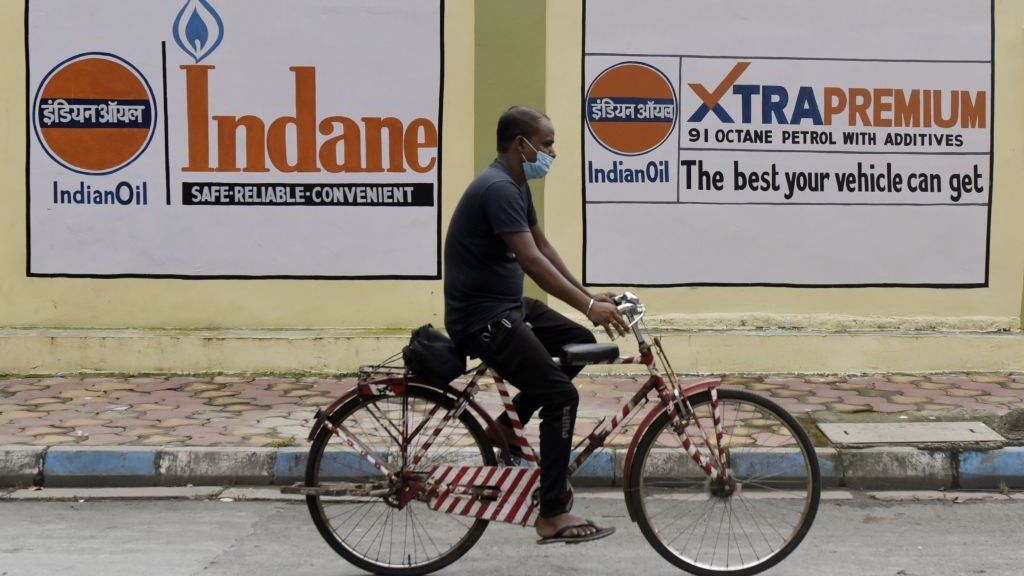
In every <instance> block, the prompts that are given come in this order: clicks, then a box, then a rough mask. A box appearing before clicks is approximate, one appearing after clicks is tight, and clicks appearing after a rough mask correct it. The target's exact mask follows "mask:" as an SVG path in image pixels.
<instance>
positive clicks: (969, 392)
mask: <svg viewBox="0 0 1024 576" xmlns="http://www.w3.org/2000/svg"><path fill="white" fill-rule="evenodd" d="M984 393H985V392H983V391H981V390H975V389H970V388H951V389H949V390H946V394H947V395H949V396H959V397H973V396H981V395H982V394H984Z"/></svg>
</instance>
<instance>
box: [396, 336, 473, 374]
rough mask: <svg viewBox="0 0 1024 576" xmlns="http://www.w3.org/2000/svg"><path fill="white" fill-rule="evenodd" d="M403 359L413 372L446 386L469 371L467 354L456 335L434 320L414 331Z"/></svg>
mask: <svg viewBox="0 0 1024 576" xmlns="http://www.w3.org/2000/svg"><path fill="white" fill-rule="evenodd" d="M402 360H403V361H404V362H405V367H406V368H408V369H409V371H410V372H412V373H413V374H415V375H416V376H419V377H420V378H423V379H424V380H426V381H427V382H429V383H431V384H433V385H434V386H439V387H440V386H446V385H447V384H448V383H449V382H451V381H452V380H454V379H456V378H458V377H459V375H460V374H462V373H463V372H465V371H466V357H465V355H463V354H462V353H460V352H459V351H458V349H457V348H456V347H455V343H454V342H452V339H451V338H449V337H448V336H446V335H445V334H444V333H443V332H441V331H440V330H438V329H437V328H434V326H433V325H431V324H424V325H423V326H420V327H419V328H417V329H415V330H413V331H412V337H411V338H409V345H408V346H406V347H404V348H402Z"/></svg>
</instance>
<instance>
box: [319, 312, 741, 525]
mask: <svg viewBox="0 0 1024 576" xmlns="http://www.w3.org/2000/svg"><path fill="white" fill-rule="evenodd" d="M624 298H626V299H627V302H626V303H625V304H622V305H620V306H619V308H620V311H622V312H623V315H624V316H625V317H626V318H627V319H628V320H629V326H630V329H631V330H632V333H633V335H634V336H635V337H636V339H637V342H638V344H639V351H640V355H639V356H626V357H622V356H620V357H618V358H617V359H615V360H613V361H611V362H606V363H605V364H643V365H645V366H646V367H647V369H648V371H649V373H650V377H649V378H648V380H647V381H646V382H645V383H644V384H643V385H642V386H641V387H640V389H639V390H638V391H637V392H636V393H635V394H634V395H633V396H632V397H631V398H630V399H629V400H628V401H627V402H626V404H624V405H623V406H622V407H621V408H620V409H619V410H618V411H617V412H616V413H614V415H612V417H611V421H610V422H608V418H607V417H606V418H603V419H601V421H599V422H598V423H597V425H596V426H595V427H594V429H593V430H592V431H591V432H590V433H589V434H588V435H587V436H586V437H585V438H584V440H583V441H582V442H580V443H579V444H578V445H577V446H576V447H575V448H574V450H576V451H577V456H576V458H575V459H574V460H573V461H572V462H571V463H570V465H569V469H568V473H569V475H570V476H572V474H574V473H575V472H576V471H578V470H579V469H580V468H581V467H582V466H583V465H584V464H585V463H586V461H587V459H589V458H590V456H591V455H593V453H594V452H595V451H597V450H598V449H600V448H601V447H602V446H604V445H605V444H606V443H607V442H608V441H609V440H610V439H611V438H613V437H615V436H617V435H618V434H619V433H621V431H622V430H623V428H624V425H625V424H626V423H627V422H628V421H629V420H630V419H631V417H632V416H634V415H635V414H636V413H638V412H639V411H640V408H643V407H644V406H646V405H647V404H648V403H649V402H650V393H651V392H652V391H653V392H656V394H657V397H658V404H657V406H655V407H654V408H653V409H652V410H651V411H650V412H649V413H648V415H647V417H646V418H645V419H644V421H643V422H642V423H641V425H640V426H639V427H638V428H637V430H636V432H635V433H634V436H633V440H632V442H631V444H630V447H629V450H628V452H627V455H626V459H625V469H624V472H625V474H624V477H626V478H628V477H629V471H630V469H631V467H632V461H633V456H634V453H635V450H636V446H637V443H638V442H639V439H640V438H641V437H643V434H644V432H645V431H646V429H647V428H648V427H649V426H650V425H651V423H652V422H653V421H654V420H655V418H657V417H658V416H659V415H660V414H662V413H663V412H664V411H666V410H667V411H668V413H669V418H670V419H671V421H672V422H673V426H674V428H675V430H676V432H677V434H678V435H679V438H680V440H681V442H682V445H683V448H684V450H686V452H687V454H688V455H689V456H690V458H692V459H693V461H694V462H695V463H696V464H697V465H698V466H699V467H700V468H701V469H702V470H703V471H704V473H705V474H706V475H707V476H708V478H709V479H710V480H712V481H713V480H716V479H719V478H725V479H728V478H729V476H730V474H731V472H730V469H729V458H728V454H727V451H726V450H723V449H722V439H723V429H722V422H721V415H720V412H719V408H718V395H717V390H718V387H719V385H720V384H721V382H720V381H719V380H717V379H708V380H701V381H699V382H695V383H693V384H690V385H688V386H686V387H683V386H682V385H680V383H679V382H678V380H677V379H676V377H675V374H674V373H673V372H672V368H671V365H670V364H669V362H668V358H667V357H666V356H665V353H664V351H663V349H662V347H661V341H660V339H659V338H653V342H648V341H647V338H646V335H645V334H644V332H643V331H642V330H641V328H640V326H641V324H642V319H643V315H644V310H643V307H642V305H640V304H639V300H638V299H636V297H635V296H633V295H631V294H629V293H626V295H625V296H624ZM630 298H631V299H632V300H628V299H630ZM656 356H658V357H660V359H661V360H662V363H663V364H665V366H664V368H665V370H666V373H665V375H663V374H662V372H661V370H659V368H658V365H657V363H656V361H655V357H656ZM554 360H555V361H556V363H557V362H559V360H558V359H557V358H556V359H554ZM471 372H472V374H473V375H472V377H471V378H470V380H469V381H468V382H467V383H466V386H465V387H464V388H462V390H457V389H455V388H453V387H446V388H445V389H444V390H442V391H443V392H445V393H446V394H448V395H449V396H451V397H453V399H454V400H455V405H454V406H453V407H451V408H448V409H447V410H445V413H444V414H443V415H442V416H441V419H440V421H438V422H437V424H436V425H435V426H434V427H433V428H432V429H431V430H430V432H429V436H428V437H427V439H426V440H425V441H424V442H423V443H422V444H421V445H420V446H419V448H418V450H417V451H416V452H415V453H414V454H406V455H404V456H405V460H406V461H407V462H408V463H409V467H410V468H415V467H416V466H417V465H418V464H419V463H420V462H421V460H422V458H423V456H424V454H425V453H426V452H427V451H428V450H429V449H430V447H431V445H432V443H433V442H434V441H435V440H436V439H437V438H438V437H440V435H441V433H442V432H443V431H444V429H445V427H446V426H447V424H448V423H449V422H450V421H451V420H452V419H453V418H457V417H458V416H459V415H460V414H461V413H462V411H463V410H466V409H467V408H471V409H472V410H473V411H474V412H476V413H477V414H482V415H483V416H484V420H485V423H487V424H490V423H491V422H492V419H491V418H490V417H489V416H487V415H486V414H485V413H484V411H483V410H482V409H480V407H479V406H478V405H477V404H476V403H475V402H474V397H475V396H476V394H477V393H478V392H479V391H480V388H481V386H480V381H481V380H482V379H483V378H484V377H485V376H487V375H490V376H491V377H492V378H493V380H494V382H495V384H496V385H497V388H498V393H499V394H500V395H501V399H502V403H503V406H504V409H505V413H506V414H507V415H508V417H509V419H510V421H511V422H512V427H513V430H514V432H515V442H516V444H517V445H518V446H519V447H520V448H521V449H522V453H523V458H522V460H523V461H524V462H525V466H521V468H537V461H538V460H537V454H536V453H535V452H534V450H533V447H532V446H531V445H530V443H529V442H528V441H527V439H526V436H525V433H524V430H523V424H522V423H521V422H520V420H519V416H518V414H517V413H516V410H515V407H514V406H513V404H512V399H511V395H510V394H509V391H508V386H507V384H506V382H505V381H504V380H503V379H502V378H501V377H500V376H499V375H498V374H497V373H495V372H494V371H493V370H490V369H489V368H488V367H487V366H486V365H484V364H480V365H478V366H477V367H476V368H474V369H473V370H472V371H471ZM666 376H667V381H666ZM410 384H413V385H417V383H416V382H415V380H414V379H413V378H410V375H408V374H406V373H404V372H403V373H402V374H401V375H400V376H399V374H398V373H397V372H396V373H395V374H394V375H393V376H389V377H385V378H379V379H372V380H367V381H360V382H359V384H358V385H357V387H356V389H355V390H353V391H352V392H350V393H349V394H347V395H346V396H344V397H342V398H340V399H339V400H338V401H336V402H335V403H334V404H332V405H331V407H330V408H328V410H327V411H326V412H323V411H320V412H318V413H317V422H316V423H315V424H314V428H313V430H312V431H311V432H310V439H312V438H313V437H314V436H315V434H316V432H317V430H318V429H319V428H320V427H323V426H327V427H329V429H330V430H331V432H332V433H334V434H335V435H337V436H339V438H340V439H341V440H342V441H343V442H344V443H345V444H346V445H348V446H349V447H351V448H353V449H355V450H356V451H357V452H359V454H360V455H361V456H362V457H363V458H364V459H365V460H366V461H367V462H368V463H369V464H370V465H372V466H374V467H375V468H376V469H377V470H379V471H380V472H381V473H382V474H384V475H385V476H386V477H387V479H388V480H389V481H392V480H394V479H395V478H396V472H395V471H393V470H391V469H390V468H388V467H387V466H386V465H384V464H383V463H382V462H380V461H378V460H377V459H376V458H374V457H373V455H372V453H371V450H370V449H369V448H368V447H367V446H365V445H364V444H363V443H362V442H360V441H359V440H358V438H356V437H355V436H354V435H353V434H351V433H349V432H348V431H347V430H344V428H343V427H338V426H334V425H331V424H329V423H328V422H327V416H328V415H329V414H330V413H331V412H333V410H334V409H336V408H337V407H338V406H340V405H341V404H342V403H343V401H344V400H347V399H349V398H351V397H352V396H354V395H361V396H364V397H372V396H375V395H378V394H381V393H390V394H402V393H404V391H405V387H406V386H407V385H410ZM704 391H709V392H710V394H711V409H712V420H713V427H714V443H715V446H714V447H713V446H712V440H711V438H710V437H709V435H708V433H707V431H706V430H705V428H704V426H702V425H701V423H700V421H699V420H698V419H697V418H696V417H695V416H694V413H693V408H692V406H691V405H690V401H689V398H690V397H692V396H693V395H695V394H698V393H701V392H704ZM440 410H441V405H439V404H438V405H435V406H434V407H433V408H432V409H431V411H430V412H429V413H428V414H427V415H426V416H425V417H424V418H423V420H422V422H420V424H419V426H417V428H416V429H415V430H413V431H412V432H411V433H408V432H407V431H405V432H403V431H401V430H396V432H397V433H398V434H399V435H401V436H403V437H404V442H405V443H406V445H411V444H412V439H413V438H415V437H416V436H417V435H419V434H421V433H425V431H426V429H427V426H428V424H431V423H432V422H433V421H434V419H435V417H436V416H437V413H438V412H440ZM691 423H692V424H694V425H695V426H696V427H697V430H698V431H699V432H700V436H701V440H702V441H703V444H704V446H703V447H700V446H697V445H695V444H694V443H693V442H691V440H690V438H689V436H688V434H687V433H686V429H687V427H688V426H689V424H691ZM389 433H390V432H389ZM500 444H501V446H499V448H501V450H502V453H503V456H504V460H505V463H506V464H509V463H511V458H510V455H509V452H510V451H509V447H508V446H507V445H506V444H505V442H504V441H502V442H501V443H500ZM716 448H717V449H716ZM705 449H706V450H707V451H706V452H705ZM463 473H465V470H463ZM521 476H522V475H521ZM527 476H530V478H531V480H530V481H531V482H533V481H536V474H535V473H534V474H530V475H527ZM435 480H436V481H437V483H438V484H440V483H443V481H444V480H445V478H443V477H440V478H436V479H435ZM456 481H457V480H456ZM428 484H429V482H428ZM425 488H426V490H425V492H426V493H427V494H437V492H438V490H437V487H436V486H430V485H428V486H426V487H425ZM628 503H629V499H627V508H629V514H630V518H633V517H634V511H633V510H632V508H631V507H630V506H629V505H628ZM452 507H453V508H454V504H453V505H452ZM520 517H521V518H522V522H521V523H523V524H525V523H526V522H527V519H528V518H529V517H530V515H529V513H527V514H526V515H525V516H522V515H521V516H520Z"/></svg>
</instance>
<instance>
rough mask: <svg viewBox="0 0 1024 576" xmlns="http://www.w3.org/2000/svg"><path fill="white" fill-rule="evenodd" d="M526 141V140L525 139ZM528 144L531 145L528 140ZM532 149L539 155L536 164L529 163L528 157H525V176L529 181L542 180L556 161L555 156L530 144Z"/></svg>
mask: <svg viewBox="0 0 1024 576" xmlns="http://www.w3.org/2000/svg"><path fill="white" fill-rule="evenodd" d="M524 140H526V139H525V138H524ZM526 143H527V144H530V141H529V140H526ZM530 148H533V151H534V152H536V153H537V160H536V161H535V162H528V161H527V160H526V156H523V175H524V176H526V179H527V180H540V179H541V178H543V177H545V176H547V175H548V172H549V171H550V170H551V165H552V164H553V163H554V162H555V159H554V157H553V156H551V155H549V154H547V153H545V152H541V151H540V150H537V149H536V148H534V147H533V144H530Z"/></svg>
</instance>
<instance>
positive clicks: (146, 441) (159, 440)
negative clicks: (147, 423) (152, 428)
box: [140, 436, 188, 446]
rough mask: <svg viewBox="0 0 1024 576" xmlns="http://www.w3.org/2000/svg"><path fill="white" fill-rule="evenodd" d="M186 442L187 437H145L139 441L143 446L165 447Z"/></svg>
mask: <svg viewBox="0 0 1024 576" xmlns="http://www.w3.org/2000/svg"><path fill="white" fill-rule="evenodd" d="M185 440H188V436H147V437H145V438H143V439H142V440H141V441H140V444H142V445H143V446H165V445H167V444H177V443H181V442H184V441H185Z"/></svg>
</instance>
